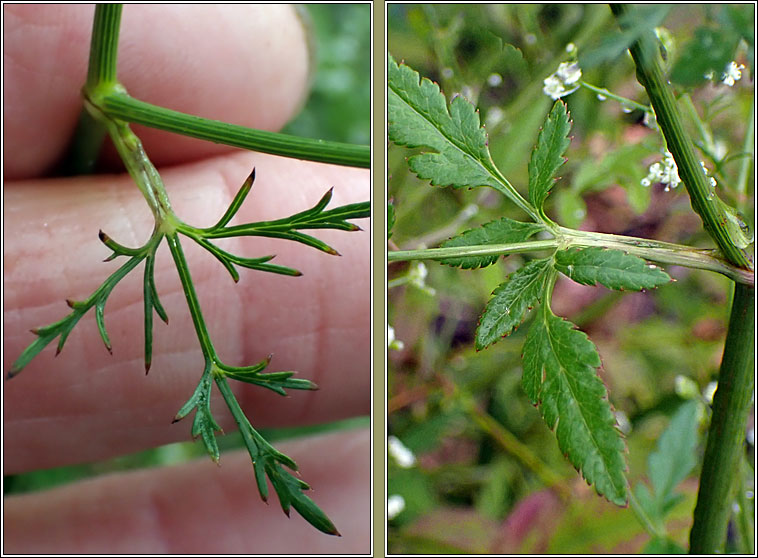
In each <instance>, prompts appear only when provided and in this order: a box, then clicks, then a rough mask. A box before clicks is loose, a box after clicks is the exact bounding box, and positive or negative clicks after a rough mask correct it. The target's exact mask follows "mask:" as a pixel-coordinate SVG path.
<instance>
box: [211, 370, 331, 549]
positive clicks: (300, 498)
mask: <svg viewBox="0 0 758 558" xmlns="http://www.w3.org/2000/svg"><path fill="white" fill-rule="evenodd" d="M266 364H267V361H263V363H259V364H258V365H256V366H258V367H261V369H262V367H265V365H266ZM216 385H218V387H219V390H220V391H221V394H222V395H223V396H224V399H225V400H226V403H227V405H228V406H229V410H230V411H231V413H232V415H233V416H234V420H235V421H236V422H237V425H238V426H239V429H240V433H241V434H242V440H243V442H244V443H245V447H246V448H247V451H248V453H249V454H250V458H251V459H252V461H253V468H254V470H255V482H256V484H257V485H258V491H259V492H260V495H261V498H262V499H263V501H264V502H266V501H268V485H267V483H266V477H268V478H269V480H270V481H271V484H272V486H273V487H274V491H275V492H276V494H277V496H278V497H279V503H280V504H281V506H282V510H283V511H284V513H285V514H287V516H289V512H290V507H294V508H295V510H297V512H298V513H300V515H302V516H303V518H304V519H305V520H306V521H308V522H309V523H310V524H311V525H313V526H314V527H316V529H318V530H320V531H322V532H324V533H327V534H329V535H339V532H338V531H337V528H336V527H335V526H334V524H333V523H332V522H331V521H330V520H329V518H328V517H327V516H326V514H325V513H324V512H323V511H321V509H319V507H318V506H317V505H316V504H315V503H314V502H313V501H312V500H311V499H310V498H308V497H307V496H306V495H305V494H303V491H304V490H309V489H310V487H309V486H308V484H307V483H306V482H304V481H302V480H300V479H299V478H297V477H295V476H294V475H292V474H291V473H289V472H288V471H286V470H285V469H284V468H283V467H282V465H284V467H288V468H289V469H291V470H292V471H297V464H296V463H295V462H294V461H293V460H292V459H291V458H290V457H288V456H287V455H285V454H283V453H282V452H280V451H278V450H277V449H275V448H274V447H273V446H272V445H271V444H269V443H268V442H267V441H266V439H265V438H263V436H261V435H260V433H259V432H258V431H256V430H255V429H254V428H253V427H252V425H251V424H250V421H249V420H248V419H247V417H246V416H245V413H244V412H243V411H242V409H241V408H240V406H239V403H238V402H237V400H236V399H235V397H234V394H233V393H232V391H231V388H230V387H229V384H228V382H227V381H226V378H224V377H223V376H216Z"/></svg>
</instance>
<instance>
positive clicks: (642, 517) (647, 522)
mask: <svg viewBox="0 0 758 558" xmlns="http://www.w3.org/2000/svg"><path fill="white" fill-rule="evenodd" d="M629 507H630V508H632V511H633V512H634V515H635V516H636V517H637V519H638V520H639V522H640V523H642V526H643V527H644V528H645V531H647V532H648V534H649V535H650V536H651V537H660V538H663V537H665V536H666V529H665V528H664V527H662V526H661V525H656V523H655V522H654V521H653V519H652V518H651V517H650V516H649V515H648V514H647V512H646V511H645V508H643V507H642V505H641V504H640V503H639V500H637V496H635V495H634V490H630V491H629Z"/></svg>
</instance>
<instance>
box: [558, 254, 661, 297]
mask: <svg viewBox="0 0 758 558" xmlns="http://www.w3.org/2000/svg"><path fill="white" fill-rule="evenodd" d="M555 269H557V270H558V271H560V272H561V273H563V274H564V275H566V276H567V277H569V278H571V279H573V280H574V281H576V282H577V283H581V284H582V285H593V286H594V285H596V284H597V283H600V284H601V285H604V286H605V287H608V288H609V289H616V290H620V291H623V290H629V291H639V290H642V289H653V288H655V287H658V286H660V285H665V284H666V283H669V282H670V281H671V277H669V275H668V274H667V273H666V272H665V271H663V270H662V269H661V268H659V267H657V266H655V265H652V264H648V263H647V262H646V261H645V260H643V259H642V258H639V257H637V256H633V255H631V254H627V253H625V252H623V251H621V250H610V249H606V248H600V247H595V246H592V247H589V248H569V249H568V250H559V251H557V252H556V253H555Z"/></svg>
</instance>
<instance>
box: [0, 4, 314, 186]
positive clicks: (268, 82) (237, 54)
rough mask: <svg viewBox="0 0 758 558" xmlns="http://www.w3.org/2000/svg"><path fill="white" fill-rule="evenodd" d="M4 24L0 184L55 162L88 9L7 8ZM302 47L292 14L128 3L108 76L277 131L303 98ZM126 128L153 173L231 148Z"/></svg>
mask: <svg viewBox="0 0 758 558" xmlns="http://www.w3.org/2000/svg"><path fill="white" fill-rule="evenodd" d="M3 15H4V21H3V34H4V39H3V41H4V56H3V76H4V83H5V85H4V90H3V103H4V111H3V129H4V134H5V138H4V140H5V141H4V142H3V144H4V145H3V150H4V172H5V178H6V179H20V178H31V177H35V176H42V175H44V174H45V173H46V172H48V171H49V170H50V169H51V168H53V167H54V166H55V165H56V163H57V162H58V161H59V160H60V159H61V158H62V157H63V156H64V154H65V152H66V149H67V146H68V144H69V142H70V140H71V137H72V135H73V133H74V128H75V126H76V122H77V118H78V116H79V113H80V111H81V108H82V101H81V96H80V90H81V87H82V86H83V85H84V81H85V78H86V73H87V62H88V58H89V54H88V51H89V37H90V33H91V30H92V20H93V15H94V6H92V5H23V4H18V5H6V6H3ZM308 43H309V39H308V34H307V31H306V28H305V27H304V25H303V22H302V19H301V17H300V16H299V15H298V11H297V10H296V9H295V8H293V7H292V6H284V5H269V4H265V5H264V4H250V5H217V4H211V5H136V4H135V5H127V6H125V7H124V11H123V15H122V22H121V32H120V41H119V59H118V77H119V80H120V81H121V83H123V85H124V86H125V87H126V88H127V90H128V91H129V93H130V94H131V95H132V96H134V97H136V98H138V99H140V100H143V101H147V102H149V103H153V104H156V105H159V106H165V107H167V108H171V109H174V110H178V111H181V112H186V113H189V114H195V115H198V116H203V117H206V118H211V119H216V120H222V121H225V122H231V123H234V124H240V125H243V126H249V127H253V128H259V129H264V130H277V129H279V128H280V127H281V126H282V125H284V123H285V122H287V120H289V119H290V118H291V117H292V116H293V115H294V114H295V112H296V111H297V109H298V108H299V106H300V105H301V103H302V101H303V98H304V95H305V93H306V90H307V86H308V80H309V77H308V74H309V49H308ZM135 130H136V131H137V133H138V135H139V136H140V138H141V139H142V141H143V143H144V145H145V149H146V151H147V152H148V153H149V154H150V157H151V158H152V160H153V162H154V163H155V164H156V165H158V166H161V165H166V164H178V163H181V162H185V161H192V160H197V159H199V158H202V157H207V156H210V155H213V154H218V153H222V152H225V151H229V150H230V149H231V148H229V147H226V146H222V145H219V144H214V143H210V142H205V141H200V140H195V139H192V138H187V137H183V136H177V135H174V134H172V135H170V136H169V135H168V132H161V131H159V130H154V129H149V128H142V127H139V126H135ZM169 139H170V141H169Z"/></svg>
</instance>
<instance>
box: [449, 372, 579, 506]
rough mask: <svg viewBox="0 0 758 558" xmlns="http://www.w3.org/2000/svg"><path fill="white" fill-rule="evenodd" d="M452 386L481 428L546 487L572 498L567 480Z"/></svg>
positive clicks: (471, 398)
mask: <svg viewBox="0 0 758 558" xmlns="http://www.w3.org/2000/svg"><path fill="white" fill-rule="evenodd" d="M450 384H451V385H452V387H453V393H454V395H455V397H456V398H457V399H458V401H459V402H460V403H461V405H462V406H463V409H464V410H465V411H466V413H468V415H469V416H470V417H471V419H472V420H473V421H474V422H475V423H476V424H477V426H479V428H481V429H482V430H483V431H484V432H485V433H487V434H488V435H489V436H491V437H492V439H493V440H495V441H496V442H497V443H498V444H499V445H500V446H501V447H502V448H503V449H504V450H505V451H506V452H507V453H509V454H510V455H512V456H514V457H515V458H516V459H518V460H519V461H521V463H523V464H524V465H525V466H526V468H527V469H529V470H530V471H532V472H533V473H534V474H535V475H536V476H537V477H538V478H539V479H540V481H542V483H543V484H544V485H545V486H547V487H548V488H551V489H554V490H555V491H556V492H557V493H558V494H559V495H560V497H561V498H562V499H563V500H568V499H569V498H570V497H571V489H570V488H569V487H568V486H567V485H566V484H565V481H566V479H564V478H562V477H561V476H560V475H558V474H557V473H554V472H553V470H552V469H551V468H550V467H548V466H547V465H546V464H545V463H543V462H542V460H541V459H540V458H539V457H538V456H537V455H536V454H535V453H534V452H532V450H531V449H529V447H528V446H527V445H526V444H524V443H522V442H521V441H520V440H519V439H518V438H517V437H516V436H514V435H513V434H512V433H511V432H510V431H508V430H507V429H506V428H504V427H503V425H502V424H500V423H499V422H498V421H496V420H495V419H494V418H493V417H492V416H490V415H489V414H487V413H485V412H484V411H482V410H481V409H480V408H479V407H478V406H477V405H476V403H475V401H474V399H473V397H471V395H470V394H468V393H465V392H464V391H463V390H461V389H460V388H459V387H458V386H457V385H455V384H454V383H452V382H450Z"/></svg>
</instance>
